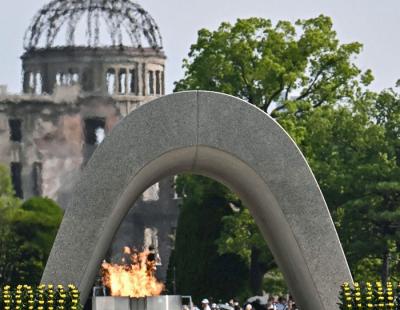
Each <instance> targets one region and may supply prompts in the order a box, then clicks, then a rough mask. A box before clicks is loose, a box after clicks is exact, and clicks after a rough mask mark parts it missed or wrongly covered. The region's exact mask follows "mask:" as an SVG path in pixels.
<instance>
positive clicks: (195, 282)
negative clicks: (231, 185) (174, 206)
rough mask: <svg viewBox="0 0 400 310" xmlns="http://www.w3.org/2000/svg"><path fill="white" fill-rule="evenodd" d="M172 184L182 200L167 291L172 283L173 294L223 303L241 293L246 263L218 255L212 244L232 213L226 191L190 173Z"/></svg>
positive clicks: (229, 195)
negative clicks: (212, 299) (209, 297)
mask: <svg viewBox="0 0 400 310" xmlns="http://www.w3.org/2000/svg"><path fill="white" fill-rule="evenodd" d="M176 185H177V188H176V190H177V192H178V194H180V195H181V196H182V197H183V198H182V204H181V206H180V208H181V209H180V217H179V221H178V228H177V232H176V243H175V251H174V254H173V258H172V261H171V264H170V268H169V269H170V271H169V279H168V287H169V289H170V291H173V286H174V285H173V282H175V286H176V289H177V292H176V293H178V294H182V295H192V296H193V297H194V299H195V300H196V302H199V301H200V299H201V298H204V296H212V297H214V298H216V299H225V300H226V299H227V298H231V297H232V296H234V295H239V294H241V293H243V290H244V289H245V286H246V284H247V283H246V275H247V272H248V270H247V266H246V264H245V263H244V261H243V260H242V259H241V257H240V256H239V255H237V254H223V255H218V253H217V245H216V244H215V242H214V240H216V239H217V238H218V236H219V235H220V231H221V225H220V220H221V218H222V217H223V216H225V215H228V214H231V213H232V210H231V209H230V208H229V206H228V205H229V201H230V199H231V194H230V192H229V190H228V189H227V188H226V187H225V186H223V185H221V184H219V183H215V182H214V181H212V180H211V179H208V178H206V177H202V176H196V175H190V174H186V175H182V176H180V177H179V179H178V181H177V184H176ZM210 241H211V242H210ZM174 293H175V292H174Z"/></svg>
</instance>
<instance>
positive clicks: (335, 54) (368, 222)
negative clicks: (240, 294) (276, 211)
mask: <svg viewBox="0 0 400 310" xmlns="http://www.w3.org/2000/svg"><path fill="white" fill-rule="evenodd" d="M361 49H362V45H361V44H360V43H358V42H351V43H347V44H341V43H340V42H339V40H338V38H337V36H336V32H335V31H334V30H333V27H332V22H331V19H330V18H329V17H326V16H322V15H321V16H318V17H316V18H311V19H307V20H299V21H297V22H296V23H295V24H291V23H289V22H286V21H280V22H278V23H277V24H276V25H273V24H272V22H271V21H270V20H266V19H262V18H249V19H239V20H237V22H236V23H235V24H233V25H232V24H229V23H222V24H221V26H220V27H219V28H218V29H217V30H215V31H209V30H206V29H202V30H200V31H199V33H198V39H197V42H196V43H195V44H193V45H192V46H191V49H190V52H189V55H188V59H185V60H184V63H183V68H184V71H185V75H184V78H183V79H182V80H180V81H178V82H176V83H175V86H176V87H175V90H176V91H181V90H189V89H203V90H212V91H219V92H224V93H227V94H231V95H234V96H237V97H240V98H242V99H244V100H247V101H249V102H250V103H252V104H254V105H256V106H258V107H259V108H261V109H262V110H264V111H265V112H267V113H270V115H271V116H272V117H275V118H276V119H277V121H278V122H279V123H280V124H281V125H282V126H283V127H284V128H285V129H286V130H287V132H288V133H289V134H290V135H291V136H292V138H293V139H294V140H295V141H296V142H297V144H298V145H299V146H300V148H301V150H302V151H303V153H304V154H305V156H306V157H307V159H308V161H309V163H310V165H311V167H312V169H313V171H314V173H315V175H316V178H317V180H318V182H319V184H320V186H321V189H322V191H323V193H324V196H325V198H326V200H327V203H328V206H329V208H330V210H331V213H332V215H333V218H334V221H335V224H336V226H337V228H338V232H339V234H340V237H341V241H342V243H343V246H344V249H345V252H346V255H347V257H348V260H349V263H350V266H351V268H352V271H353V272H360V271H361V273H360V276H368V277H370V276H371V275H372V274H374V272H375V274H376V272H377V271H379V273H380V274H381V275H382V278H384V279H385V278H386V277H387V275H388V273H389V267H391V266H392V267H395V268H398V269H399V267H398V257H396V255H398V254H395V253H396V251H397V252H398V251H399V248H398V244H397V243H398V241H396V240H400V239H399V236H398V233H397V231H398V225H399V217H398V216H399V215H398V214H399V209H400V208H399V183H398V182H399V179H400V178H399V176H400V173H399V162H400V160H399V158H400V155H399V154H400V151H399V150H400V146H399V144H400V142H399V141H400V139H399V138H400V137H399V132H400V130H399V126H400V125H399V124H400V114H399V107H400V104H399V96H398V95H397V94H396V93H395V92H394V91H392V90H388V91H384V92H382V93H380V94H375V93H372V92H370V91H368V90H367V86H368V85H369V83H370V82H371V81H372V80H373V76H372V74H371V72H370V71H369V70H367V71H365V72H362V71H361V70H360V69H359V68H358V67H357V66H356V65H355V63H354V60H355V58H356V57H357V55H358V54H359V53H360V52H361ZM178 181H180V182H182V183H185V182H187V180H186V179H185V178H181V179H180V180H178ZM193 181H196V180H192V184H191V186H192V187H193V191H196V189H195V188H197V186H199V187H201V185H199V184H197V183H193ZM214 184H215V186H214V187H213V186H211V189H215V188H217V185H216V183H214ZM201 193H203V194H204V195H207V197H208V199H211V197H212V194H211V193H208V192H206V191H203V192H199V193H198V194H201ZM226 194H227V195H229V196H230V201H234V202H235V203H236V205H237V206H238V208H239V212H236V213H231V214H227V215H224V216H223V217H222V218H221V220H220V222H218V221H215V219H214V220H213V221H214V222H215V223H216V225H220V226H221V233H220V234H219V236H217V241H215V239H211V238H210V239H209V241H208V242H209V243H210V244H212V243H215V242H217V244H218V249H219V253H220V254H222V253H236V254H239V255H240V256H241V257H242V258H243V259H244V260H245V261H246V262H248V263H249V268H250V271H252V270H254V266H253V267H252V266H251V265H252V263H253V264H255V265H257V266H258V270H261V269H263V270H264V271H265V272H266V271H267V270H268V269H267V268H271V266H272V265H267V263H271V255H270V254H269V252H268V251H267V250H266V247H265V244H264V243H263V240H262V238H261V236H260V235H259V233H258V229H257V228H256V227H255V224H254V222H253V221H252V219H251V217H250V215H249V213H248V211H246V209H244V208H243V207H242V206H241V205H240V201H239V199H237V198H236V199H232V194H231V193H226ZM216 195H217V197H221V196H220V195H221V194H216ZM218 195H219V196H218ZM186 199H187V205H188V206H187V208H188V209H189V206H190V199H191V198H190V193H188V194H187V197H186ZM197 199H198V201H201V198H200V197H198V198H197ZM197 206H198V204H193V205H191V207H192V212H195V211H194V209H195V208H196V207H197ZM198 212H200V211H198ZM186 220H190V218H189V217H188V218H186V219H184V218H183V217H182V218H181V219H180V223H183V222H185V221H186ZM192 220H193V219H192ZM396 228H397V229H396ZM179 238H183V235H182V236H181V237H179V235H178V236H177V242H182V241H179ZM191 244H195V242H194V241H192V242H190V243H189V245H191ZM254 252H258V259H257V261H256V262H254V261H252V259H251V258H252V254H254ZM178 255H185V254H184V253H178ZM396 266H397V267H396ZM203 268H205V267H201V268H199V269H198V273H202V272H204V269H203ZM256 269H257V268H256ZM384 270H386V271H384ZM252 277H254V275H251V274H250V278H252ZM258 282H259V281H258ZM258 292H259V289H258V290H257V289H255V288H253V293H258Z"/></svg>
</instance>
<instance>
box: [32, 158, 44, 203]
mask: <svg viewBox="0 0 400 310" xmlns="http://www.w3.org/2000/svg"><path fill="white" fill-rule="evenodd" d="M42 169H43V166H42V163H41V162H34V163H33V171H32V173H33V195H35V196H41V195H42V185H43V179H42Z"/></svg>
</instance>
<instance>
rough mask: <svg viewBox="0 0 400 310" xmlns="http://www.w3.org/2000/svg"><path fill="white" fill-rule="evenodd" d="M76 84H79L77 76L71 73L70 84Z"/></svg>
mask: <svg viewBox="0 0 400 310" xmlns="http://www.w3.org/2000/svg"><path fill="white" fill-rule="evenodd" d="M78 83H79V74H78V73H72V84H78Z"/></svg>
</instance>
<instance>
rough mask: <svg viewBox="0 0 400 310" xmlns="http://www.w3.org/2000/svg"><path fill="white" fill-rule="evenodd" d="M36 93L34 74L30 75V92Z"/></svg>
mask: <svg viewBox="0 0 400 310" xmlns="http://www.w3.org/2000/svg"><path fill="white" fill-rule="evenodd" d="M34 91H35V74H34V73H33V72H30V73H29V92H30V93H33V92H34Z"/></svg>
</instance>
